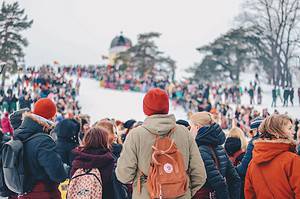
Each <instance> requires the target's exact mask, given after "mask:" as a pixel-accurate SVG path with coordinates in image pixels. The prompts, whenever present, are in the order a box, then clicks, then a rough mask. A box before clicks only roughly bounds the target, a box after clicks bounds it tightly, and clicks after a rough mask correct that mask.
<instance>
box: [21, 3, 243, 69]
mask: <svg viewBox="0 0 300 199" xmlns="http://www.w3.org/2000/svg"><path fill="white" fill-rule="evenodd" d="M20 3H21V6H22V7H24V8H25V9H26V12H27V14H28V15H29V17H30V18H32V19H34V23H33V26H32V28H31V29H30V30H29V31H27V32H26V36H27V38H28V40H29V42H30V44H29V46H28V47H27V48H26V63H27V64H30V65H33V64H45V63H53V61H54V60H57V61H59V62H60V63H61V64H75V63H80V64H96V63H101V55H107V54H108V49H109V45H110V42H111V40H112V39H113V38H114V37H115V36H116V35H118V34H119V33H120V31H123V32H124V35H125V36H128V37H129V38H131V39H132V41H133V43H135V42H136V36H137V34H139V33H143V32H149V31H157V32H160V33H162V36H161V38H160V39H159V40H158V41H157V44H158V45H159V48H160V49H161V50H162V51H165V53H166V54H167V55H170V56H171V57H172V58H173V59H175V60H176V61H177V64H178V67H179V68H180V70H179V71H181V70H183V69H184V68H186V67H188V66H190V65H192V64H193V63H194V62H196V61H199V55H198V53H197V51H196V50H195V48H196V47H199V46H201V45H204V44H207V43H209V42H210V41H212V40H213V39H214V38H216V37H217V36H219V35H220V34H222V33H225V32H226V31H227V30H229V29H230V28H231V27H232V26H233V20H234V17H235V16H236V15H237V14H238V13H239V9H240V0H186V1H184V0H22V1H20Z"/></svg>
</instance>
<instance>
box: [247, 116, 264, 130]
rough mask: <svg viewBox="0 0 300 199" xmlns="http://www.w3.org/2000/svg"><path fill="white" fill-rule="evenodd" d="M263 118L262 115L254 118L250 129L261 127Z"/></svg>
mask: <svg viewBox="0 0 300 199" xmlns="http://www.w3.org/2000/svg"><path fill="white" fill-rule="evenodd" d="M262 121H263V119H262V118H261V117H257V118H254V119H253V120H252V121H251V122H250V129H251V130H253V129H257V128H258V127H259V125H260V124H261V123H262Z"/></svg>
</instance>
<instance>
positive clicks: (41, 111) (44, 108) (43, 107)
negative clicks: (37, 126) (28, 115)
mask: <svg viewBox="0 0 300 199" xmlns="http://www.w3.org/2000/svg"><path fill="white" fill-rule="evenodd" d="M33 113H34V114H36V115H39V116H41V117H43V118H45V119H47V120H52V119H53V118H54V116H55V115H56V105H55V104H54V102H53V101H52V100H51V99H49V98H42V99H39V100H38V101H37V102H36V103H35V104H34V109H33Z"/></svg>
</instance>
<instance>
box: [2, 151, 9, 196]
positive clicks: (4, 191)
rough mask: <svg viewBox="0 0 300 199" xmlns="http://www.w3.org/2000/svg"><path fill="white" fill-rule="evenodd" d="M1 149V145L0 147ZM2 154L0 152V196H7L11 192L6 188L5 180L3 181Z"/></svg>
mask: <svg viewBox="0 0 300 199" xmlns="http://www.w3.org/2000/svg"><path fill="white" fill-rule="evenodd" d="M1 150H2V147H1ZM2 165H3V164H2V154H1V153H0V196H1V197H8V196H10V195H11V194H12V192H11V191H10V190H9V189H8V188H7V186H6V184H5V181H4V173H3V169H2Z"/></svg>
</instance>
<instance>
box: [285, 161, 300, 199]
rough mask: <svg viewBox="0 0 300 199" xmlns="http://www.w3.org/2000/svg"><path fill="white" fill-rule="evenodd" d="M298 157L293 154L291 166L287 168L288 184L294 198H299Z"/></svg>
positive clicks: (299, 175) (299, 173)
mask: <svg viewBox="0 0 300 199" xmlns="http://www.w3.org/2000/svg"><path fill="white" fill-rule="evenodd" d="M299 168H300V157H299V156H295V157H294V159H293V162H292V164H291V167H290V168H289V175H288V179H289V182H290V183H289V184H290V186H291V188H292V190H293V192H294V193H295V198H300V172H299Z"/></svg>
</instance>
